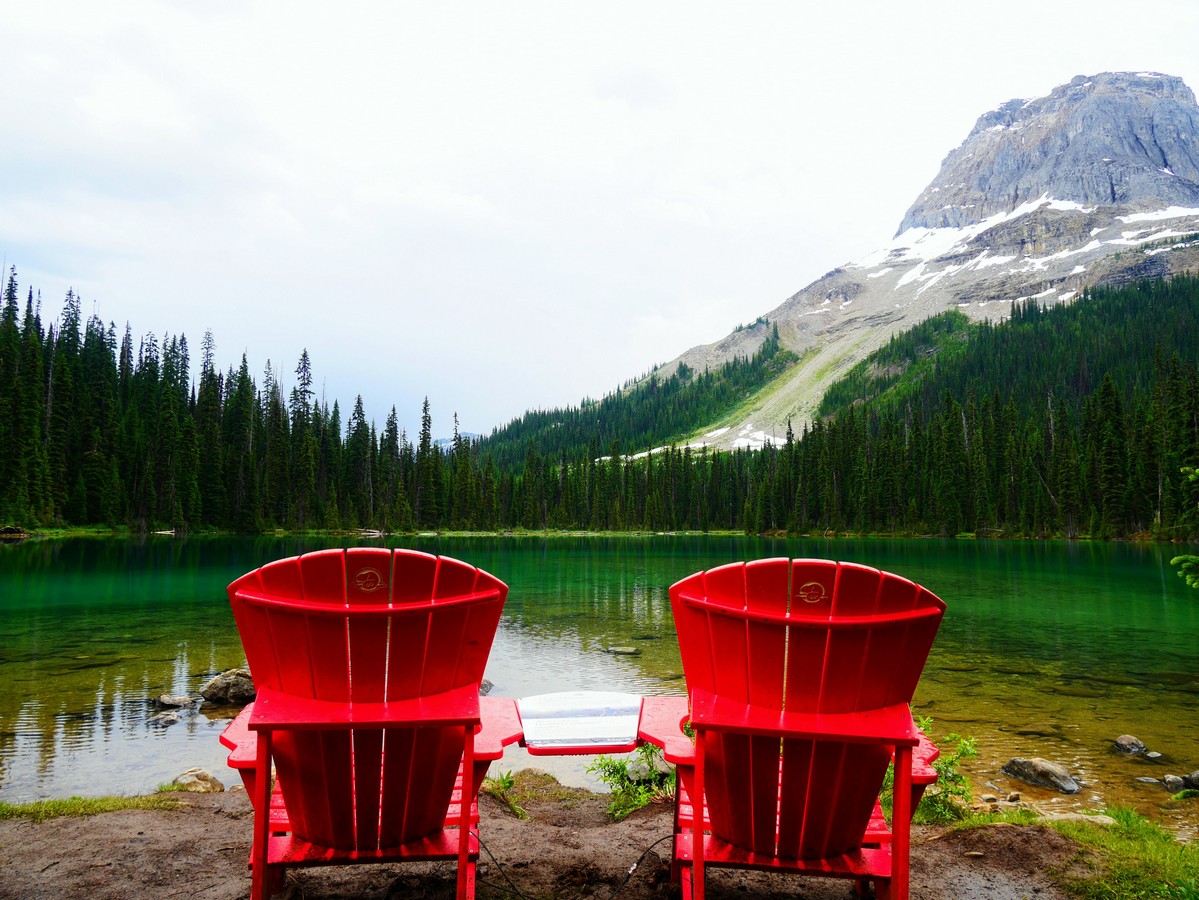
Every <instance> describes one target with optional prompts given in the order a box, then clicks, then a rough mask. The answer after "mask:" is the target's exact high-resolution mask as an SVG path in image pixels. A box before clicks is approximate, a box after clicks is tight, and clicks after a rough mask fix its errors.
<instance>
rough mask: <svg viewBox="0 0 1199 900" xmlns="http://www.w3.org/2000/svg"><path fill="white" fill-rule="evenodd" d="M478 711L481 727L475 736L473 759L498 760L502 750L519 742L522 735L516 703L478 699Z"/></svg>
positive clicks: (495, 699)
mask: <svg viewBox="0 0 1199 900" xmlns="http://www.w3.org/2000/svg"><path fill="white" fill-rule="evenodd" d="M479 711H480V713H481V716H482V721H483V727H482V728H481V729H480V731H479V732H478V733H477V734H476V735H475V759H478V760H483V759H485V760H489V761H490V760H494V759H499V758H500V757H501V756H503V755H504V748H505V747H506V746H508V745H509V744H513V743H516V741H518V740H520V736H521V734H522V731H521V727H520V716H519V715H517V712H516V701H515V700H511V699H509V698H507V697H480V698H479Z"/></svg>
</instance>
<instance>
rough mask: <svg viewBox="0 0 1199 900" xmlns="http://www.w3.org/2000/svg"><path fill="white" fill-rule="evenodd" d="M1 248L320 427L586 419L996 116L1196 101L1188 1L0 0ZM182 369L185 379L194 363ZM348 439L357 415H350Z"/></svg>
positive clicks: (876, 231)
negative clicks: (1175, 95)
mask: <svg viewBox="0 0 1199 900" xmlns="http://www.w3.org/2000/svg"><path fill="white" fill-rule="evenodd" d="M5 7H6V8H5V10H4V12H3V15H2V17H0V34H2V41H0V257H2V258H3V260H4V261H5V268H6V269H7V267H8V266H13V265H15V266H16V268H17V275H18V281H19V283H20V285H21V289H22V295H24V291H25V289H26V288H27V287H28V286H30V285H32V286H33V287H34V289H35V290H40V291H41V293H42V297H43V304H44V305H43V311H44V317H45V318H46V319H47V320H48V319H52V318H54V317H56V316H57V315H58V314H59V312H60V311H61V307H62V298H63V296H64V295H65V293H66V291H67V288H68V287H71V286H73V287H74V289H75V290H76V291H77V292H78V293H80V294H81V295H82V297H83V309H84V313H85V315H88V314H91V313H92V312H95V313H97V314H98V315H99V316H100V317H101V318H102V319H103V320H104V321H105V322H108V321H115V322H116V323H117V327H118V330H119V331H121V330H123V329H124V326H125V323H126V322H128V323H129V324H130V325H131V326H132V328H133V332H134V334H135V336H140V335H142V334H143V333H145V332H154V333H155V334H157V335H159V336H160V337H161V336H162V335H163V334H164V333H170V334H176V335H177V334H184V335H186V336H187V338H188V342H189V344H190V346H191V348H192V357H193V369H195V368H196V367H197V364H198V357H199V346H200V342H201V338H202V337H203V334H204V332H205V331H206V330H211V331H212V333H213V335H214V338H215V341H216V347H217V354H218V360H217V361H218V364H219V365H220V367H221V368H227V367H228V366H229V365H236V364H237V363H238V362H239V361H240V359H241V355H242V353H243V352H244V353H246V354H247V355H248V359H249V364H250V367H251V371H252V372H254V374H255V376H256V377H257V378H258V379H259V382H260V383H261V377H262V375H261V373H262V371H263V369H264V368H265V366H266V365H267V361H268V360H269V361H270V362H271V364H272V365H273V366H274V367H275V368H276V369H277V370H279V372H280V375H281V377H282V380H283V382H284V385H285V388H288V389H289V388H290V387H291V386H292V385H293V384H294V374H293V373H294V369H295V366H296V362H297V360H298V358H299V356H300V352H301V350H303V349H304V348H307V349H308V351H309V354H310V355H311V358H312V363H313V367H314V370H315V373H316V376H317V384H318V387H319V386H321V385H323V386H324V389H325V392H326V397H327V399H328V401H329V402H330V403H332V401H333V400H334V399H337V400H340V402H341V406H342V409H343V416H344V414H345V413H348V411H349V408H350V407H351V405H352V404H353V401H354V397H355V395H357V394H362V396H363V398H364V401H365V403H366V411H367V415H368V416H369V417H371V418H373V419H375V420H376V421H377V422H378V423H379V424H382V421H383V419H384V418H385V417H386V415H387V412H388V410H389V409H390V408H391V406H392V405H393V404H394V405H395V406H396V408H397V411H398V413H399V417H400V421H401V423H402V424H403V425H405V426H406V427H407V428H408V429H409V432H410V434H411V433H412V431H413V430H414V428H415V425H416V423H417V422H418V421H419V415H420V405H421V400H422V398H423V397H425V396H426V395H427V396H428V397H429V400H430V403H431V406H432V412H433V417H434V431H435V432H436V433H437V434H438V435H448V434H449V433H450V430H451V428H452V425H451V416H452V414H453V413H454V412H457V413H458V415H459V418H460V420H461V427H462V428H463V430H466V431H473V432H488V431H490V430H491V429H492V428H493V427H495V426H497V425H501V424H503V423H504V422H506V421H508V420H509V419H511V418H513V417H515V416H517V415H519V414H520V413H522V412H523V411H525V410H526V409H531V408H545V407H552V406H560V405H573V404H575V403H577V402H578V401H579V400H580V399H581V398H583V397H584V396H592V397H599V396H602V395H603V394H605V393H607V392H608V391H610V390H612V389H613V388H614V387H616V386H618V385H619V384H620V383H621V382H623V381H625V380H626V379H628V378H630V377H633V376H635V375H638V374H640V373H642V372H644V371H646V370H647V369H649V368H650V367H651V366H652V365H653V364H655V363H661V362H665V361H667V360H669V359H671V358H673V357H674V356H676V355H678V354H679V353H680V352H682V351H683V350H685V349H687V348H688V347H691V346H693V345H695V344H699V343H708V342H711V341H714V340H717V339H719V338H721V337H723V336H724V335H725V334H727V333H728V332H729V331H731V330H732V329H733V327H735V326H736V325H737V324H739V323H742V322H749V321H751V320H753V319H754V318H755V317H757V316H758V315H761V314H763V313H765V312H767V311H769V310H771V309H773V308H774V307H775V306H776V305H778V304H779V303H780V302H782V301H783V300H784V299H786V298H787V297H788V296H790V295H791V294H792V293H794V292H795V291H797V290H799V289H800V288H802V287H804V286H805V285H806V284H808V283H809V282H811V281H812V280H813V279H815V278H817V277H819V276H820V275H821V274H823V273H824V272H826V271H827V270H829V269H831V268H833V267H835V266H837V265H839V264H840V263H843V262H846V261H848V260H851V259H854V258H857V257H859V256H862V255H864V254H865V253H868V252H869V251H871V250H873V249H875V248H876V247H878V246H879V245H881V244H883V243H885V242H886V241H887V240H889V238H890V237H891V235H892V234H893V233H894V232H895V229H896V228H897V226H898V224H899V221H900V219H901V217H902V216H903V213H904V211H905V210H906V209H907V207H908V206H909V205H910V203H911V202H912V201H913V200H914V199H915V198H916V196H917V194H918V193H919V192H920V190H921V189H922V188H923V187H924V186H925V185H926V184H927V183H928V182H929V181H931V180H932V178H933V176H934V175H935V174H936V173H937V170H938V167H939V165H940V162H941V160H942V159H943V158H944V157H945V155H946V154H947V153H948V152H949V151H950V150H951V149H952V148H953V147H955V146H957V145H958V144H959V143H961V141H962V140H963V139H964V138H965V136H966V134H967V133H968V131H969V129H970V128H971V126H972V125H973V123H974V121H975V119H976V118H977V117H978V116H979V115H980V114H981V113H983V112H984V111H986V110H988V109H990V108H993V107H994V106H996V105H997V104H999V103H1001V102H1003V101H1005V100H1008V99H1010V98H1013V97H1030V96H1036V95H1040V94H1045V93H1048V91H1049V90H1050V89H1051V88H1053V87H1054V86H1055V85H1057V84H1060V83H1063V82H1065V81H1068V80H1069V79H1070V78H1072V77H1073V76H1075V75H1079V74H1094V73H1096V72H1100V71H1106V70H1124V69H1127V70H1134V71H1140V70H1154V71H1162V72H1168V73H1171V74H1175V75H1179V76H1182V77H1183V78H1184V79H1185V80H1186V81H1187V83H1188V84H1189V85H1190V86H1191V87H1192V88H1199V52H1197V49H1196V42H1195V38H1196V35H1199V3H1193V2H1190V0H1186V2H1184V0H1175V2H1166V3H1162V4H1158V5H1156V6H1153V7H1152V11H1151V12H1150V11H1149V10H1150V8H1149V7H1146V8H1145V10H1143V11H1142V10H1141V9H1140V8H1139V7H1135V6H1132V5H1129V4H1128V2H1127V0H1120V2H1105V0H1090V2H1085V3H1081V2H1080V3H1075V2H1055V0H1042V2H1040V3H1038V4H1034V5H1033V6H1012V5H1010V4H1009V5H995V4H985V5H984V4H974V3H963V2H961V0H952V2H944V3H919V2H912V3H902V2H895V0H889V2H867V0H858V2H855V3H849V4H845V3H841V4H819V5H817V4H806V3H799V2H785V3H784V2H780V3H766V2H761V3H758V2H750V3H731V2H724V3H712V2H699V0H687V2H679V3H663V2H649V0H637V2H628V3H624V2H612V0H609V2H606V3H602V4H601V3H586V4H584V3H571V2H561V0H553V2H545V3H530V2H521V0H513V2H508V3H495V2H475V3H464V2H462V3H460V2H445V0H442V2H437V3H401V2H387V3H384V2H357V3H355V2H343V3H333V2H328V0H322V2H295V0H289V2H278V3H255V2H241V0H238V2H234V0H203V2H201V0H188V2H182V0H180V2H171V3H165V2H129V0H112V2H108V3H95V2H93V0H86V2H78V3H59V2H53V0H49V2H36V3H16V2H9V3H6V4H5ZM194 375H195V372H194V371H193V376H194ZM343 421H344V418H343Z"/></svg>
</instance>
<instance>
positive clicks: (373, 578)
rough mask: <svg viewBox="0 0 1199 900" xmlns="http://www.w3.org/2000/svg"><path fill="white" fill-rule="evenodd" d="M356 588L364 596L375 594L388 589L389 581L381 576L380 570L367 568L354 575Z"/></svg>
mask: <svg viewBox="0 0 1199 900" xmlns="http://www.w3.org/2000/svg"><path fill="white" fill-rule="evenodd" d="M354 587H356V588H358V590H360V591H362V593H364V594H373V593H374V592H375V591H382V590H386V589H387V579H386V578H384V577H383V576H382V575H380V574H379V570H378V569H372V568H370V567H369V566H365V567H363V568H361V569H359V570H358V571H357V572H356V573H355V574H354Z"/></svg>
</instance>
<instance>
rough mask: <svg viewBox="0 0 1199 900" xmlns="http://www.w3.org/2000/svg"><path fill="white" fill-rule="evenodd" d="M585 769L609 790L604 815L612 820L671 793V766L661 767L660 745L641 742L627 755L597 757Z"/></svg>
mask: <svg viewBox="0 0 1199 900" xmlns="http://www.w3.org/2000/svg"><path fill="white" fill-rule="evenodd" d="M587 771H588V772H589V773H591V774H593V775H596V776H597V777H598V778H599V780H600V781H602V782H603V783H604V784H606V785H607V786H608V790H610V791H611V792H612V802H611V803H609V804H608V815H609V816H610V817H611V818H612V820H613V821H614V822H619V821H620V820H621V819H623V818H624V817H625V816H627V815H629V813H631V812H634V811H635V810H638V809H641V808H642V807H643V806H647V805H649V804H650V803H652V802H653V801H654V800H658V799H669V798H671V797H673V796H674V789H675V779H676V777H677V775H676V773H675V770H674V767H673V766H670V767H664V764H663V763H662V750H661V748H659V747H655V746H654V745H652V744H642V745H641V746H640V747H638V748H637V750H636V752H635V753H634V754H633V756H632V757H631V758H625V759H617V758H615V757H612V756H597V757H596V758H595V762H593V763H592V764H591V765H589V766H588V767H587Z"/></svg>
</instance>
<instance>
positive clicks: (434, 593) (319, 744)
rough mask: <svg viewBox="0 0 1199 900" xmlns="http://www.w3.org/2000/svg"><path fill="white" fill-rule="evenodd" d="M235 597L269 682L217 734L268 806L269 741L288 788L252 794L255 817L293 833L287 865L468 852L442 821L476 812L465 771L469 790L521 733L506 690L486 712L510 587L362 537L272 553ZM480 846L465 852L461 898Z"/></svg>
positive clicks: (264, 887)
mask: <svg viewBox="0 0 1199 900" xmlns="http://www.w3.org/2000/svg"><path fill="white" fill-rule="evenodd" d="M229 595H230V602H231V604H232V606H233V610H234V616H235V618H236V621H237V623H238V628H239V631H240V633H241V634H242V639H243V644H244V646H245V648H246V655H247V660H248V661H249V662H250V665H251V670H252V671H253V672H254V673H255V677H256V681H257V683H258V686H259V688H260V692H259V698H258V700H257V701H256V702H255V704H253V707H252V708H248V709H247V712H246V713H244V714H243V716H240V717H239V718H238V719H237V720H236V721H235V722H234V723H233V724H231V726H230V728H229V729H228V730H227V731H226V734H225V735H223V736H222V741H224V742H225V743H226V746H230V747H231V749H232V750H233V753H231V754H230V764H231V765H232V766H234V767H235V768H237V769H238V771H240V772H241V773H242V774H243V778H244V779H245V780H246V783H247V785H248V786H252V788H253V795H252V796H254V797H257V798H259V801H260V802H261V801H262V797H261V796H260V795H262V793H263V790H264V787H263V785H264V784H269V777H265V776H264V775H263V771H267V772H269V768H268V769H265V770H264V769H263V766H262V762H261V755H262V752H263V747H264V746H265V747H269V748H270V751H269V760H268V764H269V762H273V763H274V766H275V769H276V772H277V775H278V779H277V793H276V797H277V799H276V801H274V805H273V808H272V804H271V803H270V802H261V805H258V804H256V809H257V810H259V811H260V812H262V814H261V815H257V816H256V819H257V820H258V824H256V826H255V827H256V829H257V830H261V829H263V828H266V829H268V830H270V831H273V832H281V831H282V827H286V828H290V829H292V830H293V831H294V834H293V835H291V836H290V837H287V838H286V839H285V837H284V836H283V835H282V834H275V836H274V837H272V838H271V844H272V846H274V845H276V844H279V845H280V846H282V843H286V844H287V846H288V847H291V848H292V849H291V850H288V851H287V854H285V855H284V857H282V858H281V859H282V862H280V864H287V865H292V864H304V865H308V864H313V863H314V862H320V861H335V860H336V861H356V860H357V861H361V860H379V859H384V858H387V859H392V858H429V857H428V855H427V853H431V852H434V850H436V851H437V852H436V854H435V855H437V856H440V855H442V853H441V850H437V848H441V849H442V850H447V852H448V853H449V856H450V858H458V857H459V848H458V846H457V842H456V840H455V841H454V846H453V848H452V851H448V849H447V848H448V847H449V843H448V842H447V840H446V838H445V837H444V832H445V831H446V829H447V828H449V829H450V830H451V831H455V830H459V829H465V828H466V827H468V826H469V823H470V821H471V817H472V816H477V813H476V812H473V811H472V810H473V801H472V803H463V802H461V800H460V799H459V798H460V796H461V790H462V788H461V783H462V782H461V774H460V773H461V772H462V771H463V770H465V771H466V772H467V773H468V776H467V778H466V783H467V786H468V789H469V791H470V793H469V796H470V797H471V798H473V797H474V795H475V793H476V792H477V789H478V786H479V784H480V783H481V781H482V779H483V777H484V774H485V773H486V770H487V765H488V763H489V761H490V760H491V759H495V758H498V757H499V756H500V755H502V753H503V747H504V745H506V744H508V743H511V742H512V741H513V740H516V739H517V738H518V737H519V734H520V730H519V718H518V717H517V715H516V710H515V705H514V704H513V703H512V702H511V701H504V700H499V699H497V700H495V701H493V702H488V703H487V704H486V707H487V709H488V710H489V711H490V718H491V719H492V720H493V721H490V722H488V721H487V720H486V717H485V716H484V714H483V712H482V710H481V708H480V703H479V697H478V684H479V681H480V680H481V678H482V675H483V668H484V666H485V664H486V660H487V655H488V653H489V652H490V649H491V643H492V640H493V638H494V635H495V631H496V628H497V626H498V622H499V617H500V614H501V610H502V607H503V602H504V598H505V597H506V595H507V586H506V585H504V584H503V582H501V581H499V580H498V579H496V578H494V577H493V576H491V575H488V574H487V573H481V572H479V571H478V570H476V569H475V568H474V567H472V566H469V565H467V564H466V563H462V562H459V561H457V560H449V559H444V558H438V557H432V556H429V555H427V554H419V553H413V552H408V551H397V552H392V551H389V550H382V549H378V548H352V549H350V550H330V551H321V552H319V553H313V554H306V555H304V556H301V557H297V558H293V559H290V560H280V561H277V562H275V563H271V564H268V565H267V566H264V567H263V568H262V569H259V570H257V571H256V572H253V573H249V574H247V575H246V576H243V577H242V578H240V579H238V580H237V581H236V582H234V584H233V585H231V586H230V589H229ZM476 731H479V732H480V746H479V754H478V758H477V759H476V757H475V754H474V750H473V747H474V741H475V732H476ZM262 735H272V736H273V739H272V740H270V741H269V742H265V743H264V742H263V740H262V737H261V736H262ZM250 758H253V760H254V765H253V767H252V768H251V767H250V766H249V765H248V762H249V759H250ZM264 810H265V811H264ZM447 817H450V818H447ZM281 826H282V827H281ZM281 842H282V843H281ZM297 847H302V848H304V849H303V850H302V852H297V851H296V850H295V848H297ZM420 847H424V848H425V849H424V850H421V849H419V848H420ZM430 847H432V848H434V850H429V849H428V848H430ZM397 848H400V849H397ZM414 848H415V849H414ZM384 851H386V852H384ZM473 853H475V850H474V849H470V850H469V852H466V848H465V847H464V855H463V856H462V858H461V859H459V862H460V869H461V871H460V878H459V893H460V895H461V896H467V895H469V892H470V890H471V886H472V885H473V881H474V878H473V862H469V859H470V858H471V855H472V854H473ZM413 854H415V856H414V855H413ZM421 854H426V855H424V856H421ZM276 861H277V858H276V856H275V851H274V850H272V858H271V860H270V862H269V863H268V862H263V863H262V865H261V866H259V868H260V869H261V872H262V874H261V875H260V876H258V877H256V884H257V887H256V888H255V889H256V891H258V892H259V893H258V894H257V895H261V896H265V893H263V892H265V891H269V889H270V887H271V885H273V884H274V883H275V882H277V880H278V879H277V877H276V876H275V874H274V868H273V867H274V866H275V865H276ZM468 863H469V865H468ZM468 870H469V871H468ZM259 882H261V884H259Z"/></svg>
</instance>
